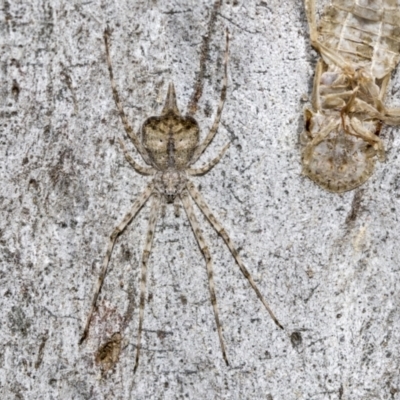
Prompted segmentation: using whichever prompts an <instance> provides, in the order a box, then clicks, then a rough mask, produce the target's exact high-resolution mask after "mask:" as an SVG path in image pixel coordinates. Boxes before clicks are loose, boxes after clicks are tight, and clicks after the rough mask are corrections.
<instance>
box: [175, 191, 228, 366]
mask: <svg viewBox="0 0 400 400" xmlns="http://www.w3.org/2000/svg"><path fill="white" fill-rule="evenodd" d="M181 200H182V203H183V207H184V208H185V211H186V215H187V217H188V219H189V222H190V225H191V226H192V229H193V232H194V236H195V237H196V240H197V243H198V245H199V247H200V250H201V252H202V253H203V256H204V259H205V260H206V268H207V275H208V286H209V289H210V296H211V304H212V307H213V310H214V317H215V324H216V325H217V331H218V337H219V343H220V345H221V351H222V356H223V358H224V360H225V363H226V365H229V362H228V357H227V356H226V348H225V342H224V337H223V335H222V327H221V322H220V320H219V313H218V305H217V297H216V295H215V283H214V271H213V266H212V259H211V254H210V250H209V249H208V246H207V244H206V242H205V240H204V237H203V233H202V232H201V229H200V225H199V222H198V221H197V218H196V215H195V214H194V210H193V206H192V203H191V200H190V198H189V194H188V192H187V191H186V190H185V191H184V192H183V193H182V194H181Z"/></svg>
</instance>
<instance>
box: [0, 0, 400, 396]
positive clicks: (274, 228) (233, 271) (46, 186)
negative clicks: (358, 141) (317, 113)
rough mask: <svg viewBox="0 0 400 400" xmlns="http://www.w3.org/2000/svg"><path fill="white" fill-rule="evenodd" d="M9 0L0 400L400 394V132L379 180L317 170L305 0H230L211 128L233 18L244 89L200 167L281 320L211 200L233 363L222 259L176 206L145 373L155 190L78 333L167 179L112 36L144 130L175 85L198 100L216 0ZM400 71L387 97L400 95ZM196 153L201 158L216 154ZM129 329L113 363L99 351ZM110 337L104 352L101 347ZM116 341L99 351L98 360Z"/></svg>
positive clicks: (389, 137)
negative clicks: (140, 164)
mask: <svg viewBox="0 0 400 400" xmlns="http://www.w3.org/2000/svg"><path fill="white" fill-rule="evenodd" d="M1 4H2V5H1V10H0V43H1V55H0V57H1V72H0V73H1V81H0V107H1V108H0V135H1V142H0V152H1V160H2V161H1V164H0V173H1V186H0V201H1V203H0V204H1V220H0V224H1V225H0V226H1V228H0V229H1V231H0V234H1V236H0V244H1V254H0V258H1V275H0V279H1V286H0V288H1V297H0V299H1V300H0V301H1V303H0V304H1V314H2V318H1V330H0V335H1V341H0V343H1V351H0V368H1V370H0V385H1V387H0V397H1V398H2V399H7V400H8V399H129V398H132V399H176V398H189V399H268V400H271V399H273V400H280V399H283V400H291V399H304V400H309V399H316V400H317V399H318V400H320V399H321V400H324V399H332V400H334V399H335V400H336V399H337V400H338V399H342V400H344V399H397V398H399V396H400V382H399V369H400V365H399V364H400V362H399V353H400V333H399V332H400V312H399V306H400V298H399V292H400V290H399V283H398V282H399V276H398V272H399V265H400V246H399V240H398V232H399V227H398V219H399V216H400V197H399V190H400V172H399V171H400V158H399V157H397V152H398V151H397V149H399V148H400V131H399V129H395V128H384V129H383V139H384V142H385V145H386V148H387V149H388V151H387V161H386V162H385V163H383V164H378V165H377V168H376V172H375V174H374V175H373V176H372V178H371V179H370V180H369V181H368V182H367V183H366V184H365V185H364V186H363V187H362V188H361V189H358V190H356V191H352V192H348V193H345V194H342V195H337V194H331V193H328V192H326V191H324V190H322V189H320V188H319V187H317V186H316V185H315V184H314V183H312V182H311V181H309V180H307V179H306V178H304V177H302V176H301V164H300V153H299V145H298V134H299V132H300V131H301V130H302V123H303V122H302V121H303V118H302V110H303V107H304V106H305V104H307V96H308V95H309V93H310V90H311V84H312V77H313V69H314V66H315V62H316V59H317V54H316V53H315V52H314V51H312V50H311V48H310V45H309V40H308V28H307V24H306V20H305V14H304V6H303V4H302V1H300V0H297V1H288V2H281V1H278V0H271V1H268V2H266V1H245V0H239V1H232V0H231V1H226V2H224V4H223V5H222V6H221V9H220V11H219V12H218V14H217V18H216V20H215V24H214V27H213V29H212V30H211V34H210V42H209V49H208V52H207V56H206V58H205V60H206V68H205V73H204V90H203V94H202V96H201V98H200V100H199V106H198V110H197V113H196V118H197V120H198V122H199V124H200V126H201V129H202V137H204V135H205V134H206V132H207V130H208V129H209V127H210V126H211V124H212V120H213V116H214V113H215V110H216V107H217V105H218V99H219V89H220V87H221V79H222V60H223V51H224V29H225V27H228V28H229V30H230V32H231V50H230V62H229V87H228V94H227V102H226V105H225V109H224V112H223V114H222V120H221V125H220V129H219V132H218V135H217V137H216V139H215V140H214V141H213V143H212V144H211V146H210V148H209V149H208V150H207V151H206V153H205V154H204V156H203V157H202V158H201V161H203V162H204V161H207V160H210V159H211V158H212V157H215V156H216V155H217V153H218V150H219V149H220V148H221V147H222V145H223V144H225V143H226V142H227V141H230V142H231V147H230V149H229V150H228V152H227V154H226V156H225V157H224V158H223V160H222V161H221V162H220V164H218V165H217V166H216V167H215V168H214V169H213V170H212V171H211V172H210V173H209V174H207V175H205V176H204V177H198V178H193V181H194V182H195V184H196V185H197V186H201V191H202V193H203V195H204V196H205V198H206V199H207V201H208V203H209V205H210V207H211V208H212V209H213V210H214V211H215V212H216V214H217V215H218V216H219V217H220V219H221V220H222V221H223V224H224V226H225V227H226V229H227V231H228V232H229V233H230V235H231V237H232V238H233V240H234V242H235V243H236V244H237V246H238V248H239V250H240V254H241V255H242V257H243V259H244V261H245V263H246V265H247V267H248V268H249V270H250V271H251V272H252V274H253V276H254V278H255V280H256V282H257V284H258V285H259V287H260V289H261V291H262V293H263V294H264V296H265V297H266V298H267V299H268V301H269V303H270V305H271V308H272V309H273V310H274V312H275V314H276V315H277V317H278V318H279V320H280V322H281V323H282V324H283V326H284V327H285V330H284V331H282V330H280V329H278V328H277V327H276V326H275V324H274V323H273V322H272V321H271V319H270V317H269V315H268V313H267V312H266V311H265V309H264V308H263V306H262V304H261V303H260V301H259V300H258V299H257V297H256V295H255V294H254V292H253V291H252V290H251V288H250V287H249V285H248V283H247V282H246V280H245V279H244V278H243V276H242V275H241V273H240V271H239V268H238V266H237V265H236V264H235V262H234V259H233V258H232V256H231V254H230V252H229V250H228V249H227V248H226V246H225V245H224V243H223V241H222V239H221V238H219V237H218V236H217V235H216V234H215V232H214V231H213V230H212V228H211V227H210V226H209V225H207V223H206V221H205V220H204V218H202V217H201V215H200V213H197V215H198V216H199V219H200V221H201V223H202V226H203V227H204V234H205V237H206V240H207V241H208V243H209V246H210V250H211V253H212V256H213V258H214V268H215V281H216V287H217V298H218V304H219V309H220V317H221V322H222V324H223V327H224V335H225V339H226V345H227V352H228V357H229V360H230V366H229V367H226V366H225V363H224V361H223V359H222V356H221V351H220V348H219V342H218V335H217V332H216V328H215V321H214V316H213V312H212V307H211V303H210V299H209V290H208V283H207V275H206V270H205V262H204V259H203V258H202V255H201V252H200V250H199V248H198V246H197V244H196V241H195V238H194V236H193V234H192V231H191V228H190V225H189V222H188V221H187V218H186V216H185V214H184V212H183V210H182V209H181V216H180V218H176V217H175V216H174V212H173V207H167V208H166V214H165V217H164V218H161V219H160V220H159V221H158V225H157V229H156V233H155V239H154V246H153V251H152V254H151V257H150V265H149V276H148V296H147V297H148V303H147V306H146V310H145V319H144V332H143V338H142V343H143V350H142V353H141V361H140V365H139V369H138V371H137V373H136V375H134V374H133V365H134V357H135V344H136V335H137V324H138V307H137V305H138V294H139V263H140V258H141V251H142V248H143V244H144V237H145V229H146V226H147V219H148V211H149V206H148V205H147V206H146V207H144V209H143V210H142V212H141V213H140V214H139V217H138V218H137V219H136V220H135V221H134V222H133V223H132V224H131V225H130V226H129V228H128V229H127V231H126V232H125V233H124V234H123V235H121V236H120V238H119V239H118V241H117V245H116V247H115V249H114V253H113V255H112V259H111V264H110V271H109V274H108V276H107V278H106V281H105V284H104V287H103V289H102V293H101V296H100V299H99V304H98V305H99V308H98V312H97V313H96V314H95V317H94V318H93V320H92V324H91V328H90V331H89V337H88V339H87V341H86V342H84V343H83V344H82V345H81V346H79V345H78V341H79V338H80V335H81V334H82V329H83V326H84V323H85V318H86V316H87V313H88V311H89V307H90V302H91V299H92V296H93V290H94V285H95V282H96V280H97V277H98V273H99V271H100V267H101V263H102V260H103V257H104V254H105V246H106V244H107V239H108V237H109V235H110V233H111V231H112V229H113V227H114V226H115V225H116V224H117V223H118V222H119V221H120V220H121V218H122V217H123V215H125V214H126V213H127V211H128V210H129V208H130V206H131V204H132V202H133V201H134V199H135V198H136V196H137V195H138V194H139V193H140V192H141V191H142V190H143V189H144V187H145V186H146V183H147V182H148V181H149V178H147V177H143V176H140V175H138V174H137V173H136V172H135V171H134V170H133V169H132V168H131V167H130V165H129V164H128V163H127V162H126V160H125V158H124V156H123V153H122V151H121V149H120V146H119V144H118V139H120V138H123V139H124V140H125V142H126V143H127V144H128V145H129V148H130V149H132V154H133V156H134V158H135V160H137V161H141V160H140V159H139V157H138V156H137V154H136V153H135V152H134V151H133V148H132V146H131V145H130V144H129V141H128V139H127V137H126V134H125V132H124V130H123V127H122V124H121V121H120V119H119V116H118V113H117V111H116V107H115V103H114V101H113V98H112V93H111V86H110V80H109V76H108V71H107V66H106V61H105V49H104V42H103V31H104V29H105V27H106V26H107V25H109V26H110V28H112V29H113V34H112V39H111V53H112V58H113V62H114V72H115V75H116V82H117V85H118V87H119V90H120V94H121V98H122V101H123V104H124V106H125V111H126V113H127V114H128V116H129V119H130V121H131V124H132V125H133V127H134V128H135V129H136V130H137V129H139V127H140V124H141V122H143V121H144V119H145V118H146V117H148V116H150V115H157V114H158V113H159V111H160V109H161V106H162V102H163V97H164V96H165V94H166V90H167V86H168V83H169V82H170V81H173V82H175V85H176V90H177V96H178V103H179V104H178V105H179V106H180V108H181V109H182V110H183V111H184V110H185V109H186V106H187V105H188V104H189V101H190V99H191V96H192V94H193V87H194V83H195V81H196V77H197V76H198V71H199V60H200V52H201V48H202V43H203V36H204V35H205V33H206V32H207V30H208V27H209V18H210V12H211V9H212V7H213V4H214V2H213V1H210V0H208V1H190V0H187V1H178V0H175V1H165V0H164V1H155V0H154V1H139V0H136V1H127V0H120V1H118V2H117V1H92V2H80V1H62V0H54V1H41V0H32V1H30V2H22V1H17V0H8V1H7V0H3V1H2V3H1ZM399 88H400V73H399V72H397V74H395V75H394V77H393V82H392V85H391V87H390V90H389V98H388V102H389V103H390V104H392V105H395V104H397V105H398V106H400V100H399V93H400V92H399ZM201 164H202V162H199V163H198V165H201ZM115 332H120V333H121V336H122V339H121V344H122V348H121V354H120V356H119V360H118V362H117V364H116V365H115V367H114V368H113V369H112V370H110V371H109V372H108V373H105V374H103V375H102V374H101V369H100V366H99V364H98V363H96V354H97V355H98V350H99V348H101V346H102V345H103V344H104V343H105V342H107V340H109V339H110V337H111V336H112V335H113V334H114V333H115ZM102 349H104V348H102ZM98 359H99V357H97V360H98Z"/></svg>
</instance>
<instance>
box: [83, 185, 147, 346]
mask: <svg viewBox="0 0 400 400" xmlns="http://www.w3.org/2000/svg"><path fill="white" fill-rule="evenodd" d="M153 190H154V183H153V182H151V183H150V184H149V185H148V186H147V188H146V189H145V190H144V191H143V192H142V194H140V195H139V198H137V199H136V201H135V202H134V203H133V206H132V209H131V210H130V211H129V212H128V214H126V215H125V217H124V218H123V220H122V221H121V222H120V224H119V225H118V226H117V227H116V228H115V229H114V230H113V232H112V233H111V235H110V239H109V241H108V245H107V251H106V255H105V257H104V261H103V267H102V269H101V273H100V276H99V279H98V281H97V285H96V290H95V294H94V297H93V300H92V305H91V307H90V312H89V316H88V318H87V320H86V325H85V329H84V330H83V334H82V336H81V339H80V341H79V344H82V343H83V341H84V340H85V339H86V337H87V335H88V332H89V326H90V320H91V319H92V315H93V312H94V309H95V308H96V302H97V298H98V297H99V294H100V291H101V287H102V286H103V282H104V278H105V277H106V274H107V268H108V263H109V261H110V258H111V253H112V250H113V247H114V244H115V241H116V239H117V237H118V236H119V235H120V234H121V233H122V232H123V231H124V230H125V228H126V227H127V226H128V224H129V223H130V222H131V221H132V219H133V218H134V217H135V215H136V214H137V213H138V212H139V210H140V209H141V208H142V207H143V205H144V204H145V203H146V201H147V199H148V198H149V197H150V195H151V194H152V192H153Z"/></svg>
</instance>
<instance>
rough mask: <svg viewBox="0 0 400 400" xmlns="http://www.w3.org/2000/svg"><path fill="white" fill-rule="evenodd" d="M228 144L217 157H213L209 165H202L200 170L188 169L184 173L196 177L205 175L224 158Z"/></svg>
mask: <svg viewBox="0 0 400 400" xmlns="http://www.w3.org/2000/svg"><path fill="white" fill-rule="evenodd" d="M230 145H231V144H230V143H227V144H226V145H225V146H224V147H223V148H222V149H221V150H220V152H219V154H218V156H217V157H215V158H214V159H213V160H211V161H210V162H209V163H207V164H206V165H203V166H202V167H200V168H188V169H187V170H186V172H187V173H188V174H189V175H192V176H196V175H204V174H206V173H207V172H208V171H210V169H211V168H214V167H215V165H217V164H218V163H219V162H220V161H221V158H222V157H223V156H224V154H225V153H226V151H227V150H228V147H229V146H230Z"/></svg>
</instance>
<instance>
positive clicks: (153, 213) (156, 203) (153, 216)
mask: <svg viewBox="0 0 400 400" xmlns="http://www.w3.org/2000/svg"><path fill="white" fill-rule="evenodd" d="M160 204H161V202H160V195H159V194H158V193H155V194H154V195H153V202H152V204H151V210H150V218H149V226H148V228H147V236H146V243H145V245H144V250H143V256H142V268H141V274H140V275H141V276H140V304H139V327H138V336H137V344H136V358H135V366H134V368H133V373H135V372H136V370H137V367H138V366H139V355H140V343H141V337H142V330H143V316H144V306H145V303H146V280H147V263H148V261H149V257H150V251H151V245H152V242H153V237H154V230H155V227H156V222H157V217H158V212H159V210H160Z"/></svg>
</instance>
